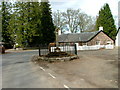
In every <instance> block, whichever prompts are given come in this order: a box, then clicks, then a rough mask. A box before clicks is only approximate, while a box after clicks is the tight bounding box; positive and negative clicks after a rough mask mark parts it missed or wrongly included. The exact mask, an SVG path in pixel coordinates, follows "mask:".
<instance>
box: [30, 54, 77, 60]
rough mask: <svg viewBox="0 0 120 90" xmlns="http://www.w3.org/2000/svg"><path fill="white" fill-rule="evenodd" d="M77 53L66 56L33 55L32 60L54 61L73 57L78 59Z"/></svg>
mask: <svg viewBox="0 0 120 90" xmlns="http://www.w3.org/2000/svg"><path fill="white" fill-rule="evenodd" d="M78 58H79V57H78V56H77V55H74V56H68V57H45V56H33V57H32V61H41V60H42V61H48V62H55V61H70V60H73V59H78Z"/></svg>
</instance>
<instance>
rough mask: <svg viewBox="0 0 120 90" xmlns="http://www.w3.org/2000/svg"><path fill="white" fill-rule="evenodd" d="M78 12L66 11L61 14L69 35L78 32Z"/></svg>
mask: <svg viewBox="0 0 120 90" xmlns="http://www.w3.org/2000/svg"><path fill="white" fill-rule="evenodd" d="M79 13H80V10H79V9H78V10H73V9H67V12H63V17H64V18H65V23H66V25H67V26H68V28H69V30H70V32H71V33H76V32H78V31H79V30H78V25H79V20H78V15H79Z"/></svg>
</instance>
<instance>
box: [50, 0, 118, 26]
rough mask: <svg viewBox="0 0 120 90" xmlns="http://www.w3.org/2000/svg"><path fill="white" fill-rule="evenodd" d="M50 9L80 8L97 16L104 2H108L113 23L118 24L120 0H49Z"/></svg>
mask: <svg viewBox="0 0 120 90" xmlns="http://www.w3.org/2000/svg"><path fill="white" fill-rule="evenodd" d="M49 1H50V3H51V8H52V11H53V12H54V11H57V10H60V11H66V9H67V8H72V9H81V11H82V12H85V13H87V14H88V15H91V16H97V15H98V12H99V10H100V9H101V7H103V5H104V4H105V3H108V4H109V6H110V9H111V12H112V14H113V16H114V19H115V23H116V24H118V2H119V1H120V0H49Z"/></svg>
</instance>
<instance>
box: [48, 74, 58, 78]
mask: <svg viewBox="0 0 120 90" xmlns="http://www.w3.org/2000/svg"><path fill="white" fill-rule="evenodd" d="M48 74H49V75H50V76H51V77H52V78H54V79H55V78H56V77H55V76H53V75H52V74H50V73H48Z"/></svg>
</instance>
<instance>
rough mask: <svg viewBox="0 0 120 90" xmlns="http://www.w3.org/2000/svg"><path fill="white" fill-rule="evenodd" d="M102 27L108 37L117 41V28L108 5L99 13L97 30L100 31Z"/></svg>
mask: <svg viewBox="0 0 120 90" xmlns="http://www.w3.org/2000/svg"><path fill="white" fill-rule="evenodd" d="M100 26H102V27H103V29H104V32H105V33H106V34H107V35H108V36H110V37H111V38H113V39H115V37H116V26H115V22H114V19H113V15H112V13H111V10H110V7H109V5H108V4H107V3H106V4H105V5H104V6H103V7H102V8H101V10H100V11H99V16H98V18H97V21H96V30H98V29H99V27H100Z"/></svg>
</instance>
